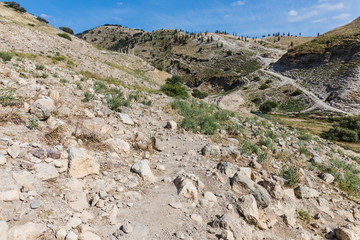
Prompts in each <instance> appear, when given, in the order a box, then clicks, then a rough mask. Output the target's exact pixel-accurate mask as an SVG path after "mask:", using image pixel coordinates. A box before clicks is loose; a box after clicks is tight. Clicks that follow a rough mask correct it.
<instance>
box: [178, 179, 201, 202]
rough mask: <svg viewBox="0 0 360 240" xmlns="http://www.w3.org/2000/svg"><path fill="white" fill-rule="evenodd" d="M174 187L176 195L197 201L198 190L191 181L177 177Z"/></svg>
mask: <svg viewBox="0 0 360 240" xmlns="http://www.w3.org/2000/svg"><path fill="white" fill-rule="evenodd" d="M174 183H175V186H176V188H177V189H178V194H179V195H183V196H184V197H186V198H189V199H192V200H195V201H196V200H197V199H198V195H199V193H198V190H197V187H196V186H195V184H194V183H193V181H192V180H191V179H188V178H185V177H182V176H178V177H177V178H176V179H175V180H174Z"/></svg>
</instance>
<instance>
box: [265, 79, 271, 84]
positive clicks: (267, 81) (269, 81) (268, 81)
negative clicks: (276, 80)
mask: <svg viewBox="0 0 360 240" xmlns="http://www.w3.org/2000/svg"><path fill="white" fill-rule="evenodd" d="M272 82H273V81H272V80H271V79H268V80H266V82H265V83H266V84H269V83H272Z"/></svg>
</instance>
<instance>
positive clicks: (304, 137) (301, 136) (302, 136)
mask: <svg viewBox="0 0 360 240" xmlns="http://www.w3.org/2000/svg"><path fill="white" fill-rule="evenodd" d="M298 138H299V139H300V140H303V141H310V140H311V139H312V137H311V136H310V135H309V134H306V133H304V132H301V133H300V134H299V136H298Z"/></svg>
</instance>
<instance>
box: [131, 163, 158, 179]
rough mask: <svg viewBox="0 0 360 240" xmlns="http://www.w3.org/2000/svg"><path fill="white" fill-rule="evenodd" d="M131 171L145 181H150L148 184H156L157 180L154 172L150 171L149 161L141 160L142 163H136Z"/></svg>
mask: <svg viewBox="0 0 360 240" xmlns="http://www.w3.org/2000/svg"><path fill="white" fill-rule="evenodd" d="M131 171H132V172H135V173H137V174H139V175H140V177H141V178H142V179H143V180H144V181H148V182H156V181H157V178H156V177H155V176H154V174H153V173H152V171H151V169H150V166H149V161H148V160H141V161H139V162H137V163H135V164H134V165H133V166H132V167H131Z"/></svg>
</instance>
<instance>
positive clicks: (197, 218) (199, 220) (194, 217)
mask: <svg viewBox="0 0 360 240" xmlns="http://www.w3.org/2000/svg"><path fill="white" fill-rule="evenodd" d="M190 218H191V219H192V220H194V221H195V222H196V223H198V224H202V223H203V219H202V217H201V216H200V215H199V214H191V215H190Z"/></svg>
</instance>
